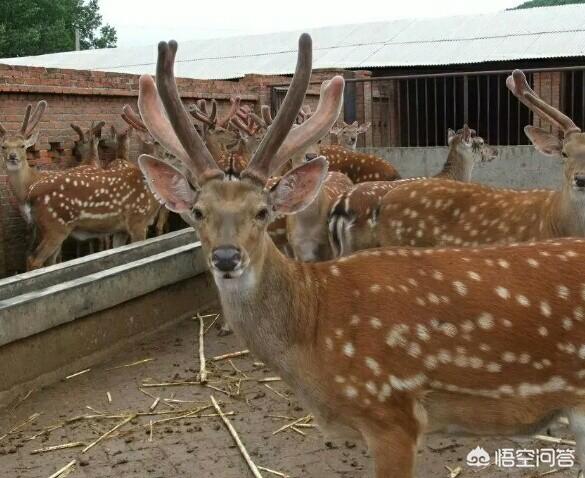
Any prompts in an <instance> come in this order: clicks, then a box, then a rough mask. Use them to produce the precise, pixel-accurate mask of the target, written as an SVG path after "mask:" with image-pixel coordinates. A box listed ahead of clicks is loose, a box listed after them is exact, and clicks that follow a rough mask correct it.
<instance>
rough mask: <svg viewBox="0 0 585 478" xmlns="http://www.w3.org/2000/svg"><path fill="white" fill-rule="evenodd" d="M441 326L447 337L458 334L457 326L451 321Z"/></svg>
mask: <svg viewBox="0 0 585 478" xmlns="http://www.w3.org/2000/svg"><path fill="white" fill-rule="evenodd" d="M439 328H440V329H441V331H442V332H443V333H444V334H445V335H446V336H447V337H455V336H456V335H457V327H456V326H455V325H454V324H451V323H449V322H446V323H444V324H441V326H440V327H439Z"/></svg>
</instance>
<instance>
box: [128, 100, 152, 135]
mask: <svg viewBox="0 0 585 478" xmlns="http://www.w3.org/2000/svg"><path fill="white" fill-rule="evenodd" d="M122 119H123V120H124V121H125V122H126V123H128V124H129V125H130V126H131V127H132V128H134V129H136V130H138V131H142V132H143V133H148V128H147V127H146V125H145V124H144V121H142V118H141V117H140V116H139V115H138V114H137V113H136V112H135V111H134V110H133V109H132V106H130V105H124V107H123V108H122Z"/></svg>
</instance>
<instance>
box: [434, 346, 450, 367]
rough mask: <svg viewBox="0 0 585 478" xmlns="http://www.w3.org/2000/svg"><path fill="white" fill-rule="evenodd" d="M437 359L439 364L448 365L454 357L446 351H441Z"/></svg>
mask: <svg viewBox="0 0 585 478" xmlns="http://www.w3.org/2000/svg"><path fill="white" fill-rule="evenodd" d="M437 359H438V360H439V362H441V363H443V364H447V363H450V362H451V361H452V360H453V357H452V356H451V352H449V351H448V350H445V349H441V350H439V353H438V354H437Z"/></svg>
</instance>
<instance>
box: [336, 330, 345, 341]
mask: <svg viewBox="0 0 585 478" xmlns="http://www.w3.org/2000/svg"><path fill="white" fill-rule="evenodd" d="M334 333H335V337H337V338H338V339H340V338H341V337H343V329H335V330H334Z"/></svg>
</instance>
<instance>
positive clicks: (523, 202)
mask: <svg viewBox="0 0 585 478" xmlns="http://www.w3.org/2000/svg"><path fill="white" fill-rule="evenodd" d="M507 85H508V87H509V88H510V89H511V91H512V92H513V93H514V94H515V95H516V96H517V97H518V98H519V99H520V100H521V101H522V102H523V103H524V104H526V105H527V106H528V107H529V108H530V109H531V110H533V111H534V113H535V114H536V115H539V116H541V117H543V118H545V119H548V120H549V121H551V123H552V124H553V125H554V126H555V127H558V128H559V129H560V131H562V132H563V134H564V140H563V141H561V140H558V139H556V138H555V136H554V135H552V134H549V133H547V132H545V131H543V130H542V129H540V128H536V127H534V126H526V127H525V132H526V134H527V135H528V137H529V138H530V139H531V141H532V142H533V143H534V145H535V147H536V148H537V149H538V150H539V151H541V152H543V153H544V154H548V155H557V154H563V155H564V156H565V158H564V181H563V185H562V187H561V189H560V190H559V191H551V190H524V191H518V190H509V189H499V188H493V187H489V186H483V185H480V184H472V183H468V184H462V183H457V182H454V181H443V180H436V179H432V180H427V181H417V182H412V183H408V184H405V185H404V186H401V187H400V188H396V189H394V190H392V191H389V192H388V193H387V194H386V195H385V196H384V198H383V199H382V203H381V207H380V216H379V219H378V221H379V222H378V237H379V240H380V242H381V244H382V245H398V244H403V245H412V246H425V247H426V246H448V245H455V246H458V245H467V246H473V245H478V244H494V243H508V242H523V241H534V240H541V239H549V238H555V237H568V236H583V235H584V234H585V207H584V206H585V158H584V157H583V151H585V135H583V134H582V133H581V132H580V129H579V128H577V126H575V123H573V121H572V120H571V119H570V118H568V117H567V116H565V115H564V114H563V113H561V112H560V111H558V110H557V109H555V108H553V107H552V106H550V105H548V104H546V103H545V102H544V101H542V100H541V99H540V98H539V97H538V96H537V95H536V93H534V91H532V89H531V88H530V87H529V86H528V83H527V82H526V78H525V76H524V74H523V73H522V72H520V71H518V70H516V71H514V73H513V75H512V76H510V77H509V78H508V81H507Z"/></svg>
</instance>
